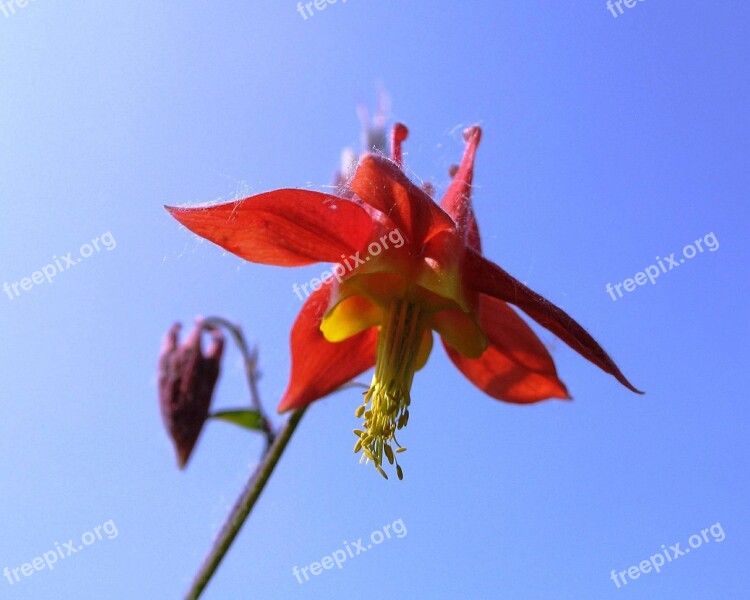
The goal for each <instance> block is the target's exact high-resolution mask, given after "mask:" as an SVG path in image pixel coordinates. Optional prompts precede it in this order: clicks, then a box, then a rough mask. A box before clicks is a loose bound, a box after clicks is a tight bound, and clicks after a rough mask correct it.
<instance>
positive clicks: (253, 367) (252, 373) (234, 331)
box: [203, 317, 276, 448]
mask: <svg viewBox="0 0 750 600" xmlns="http://www.w3.org/2000/svg"><path fill="white" fill-rule="evenodd" d="M203 324H204V326H208V327H212V326H213V327H216V326H218V327H224V328H225V329H226V330H227V331H229V333H230V334H231V335H232V337H233V338H234V341H235V343H236V344H237V347H238V348H239V349H240V352H241V353H242V358H243V360H244V363H245V376H246V377H247V386H248V387H249V388H250V405H251V407H252V408H253V410H256V411H257V412H258V413H259V414H260V416H261V417H262V419H263V433H264V434H265V436H266V448H269V447H270V446H271V444H273V440H274V437H275V436H276V434H275V432H274V430H273V427H272V426H271V422H270V421H269V420H268V417H267V416H266V414H265V412H263V405H262V404H261V402H260V394H259V393H258V379H259V378H260V373H259V372H258V351H257V349H256V348H253V350H252V352H251V351H250V349H249V348H248V346H247V342H246V341H245V336H244V335H243V333H242V328H241V327H240V326H239V325H235V324H234V323H232V322H230V321H227V320H226V319H224V318H222V317H208V318H207V319H204V320H203Z"/></svg>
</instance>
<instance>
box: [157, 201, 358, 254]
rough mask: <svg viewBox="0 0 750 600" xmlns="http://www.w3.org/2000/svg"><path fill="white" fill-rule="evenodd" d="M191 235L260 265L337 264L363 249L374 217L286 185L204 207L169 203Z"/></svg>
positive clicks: (351, 204)
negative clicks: (240, 198)
mask: <svg viewBox="0 0 750 600" xmlns="http://www.w3.org/2000/svg"><path fill="white" fill-rule="evenodd" d="M166 208H167V210H168V211H169V212H170V214H171V215H172V216H173V217H174V218H175V219H177V220H178V221H179V222H180V223H182V224H183V225H184V226H185V227H187V228H188V229H189V230H190V231H192V232H193V233H195V234H197V235H199V236H201V237H203V238H206V239H207V240H209V241H211V242H213V243H215V244H218V245H219V246H221V247H222V248H224V249H225V250H228V251H229V252H232V253H233V254H236V255H237V256H239V257H241V258H244V259H245V260H249V261H252V262H256V263H263V264H268V265H279V266H285V267H293V266H299V265H309V264H311V263H315V262H337V261H339V260H341V255H342V254H346V255H347V256H348V255H349V253H354V252H356V251H357V250H361V249H362V247H363V246H364V245H365V244H366V243H367V241H368V239H369V236H370V232H371V230H372V228H373V222H372V219H371V218H370V217H369V216H368V215H367V212H366V211H365V210H364V209H363V208H362V207H361V206H359V205H358V204H356V203H355V202H352V201H349V200H346V199H341V198H336V197H335V196H329V195H327V194H321V193H320V192H313V191H309V190H293V189H283V190H275V191H272V192H265V193H263V194H258V195H257V196H251V197H250V198H245V199H244V200H240V201H238V202H227V203H226V204H218V205H216V206H209V207H204V208H175V207H169V206H168V207H166Z"/></svg>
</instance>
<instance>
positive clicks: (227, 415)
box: [208, 410, 264, 431]
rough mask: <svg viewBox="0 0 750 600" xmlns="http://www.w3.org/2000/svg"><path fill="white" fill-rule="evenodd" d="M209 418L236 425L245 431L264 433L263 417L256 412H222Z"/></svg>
mask: <svg viewBox="0 0 750 600" xmlns="http://www.w3.org/2000/svg"><path fill="white" fill-rule="evenodd" d="M208 417H209V418H210V419H219V420H220V421H226V422H227V423H234V424H235V425H239V426H240V427H244V428H245V429H250V430H255V431H264V429H263V417H262V416H261V414H260V413H259V412H258V411H256V410H221V411H219V412H215V413H212V414H210V415H209V416H208Z"/></svg>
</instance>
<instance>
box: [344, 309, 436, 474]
mask: <svg viewBox="0 0 750 600" xmlns="http://www.w3.org/2000/svg"><path fill="white" fill-rule="evenodd" d="M420 313H421V310H420V306H419V305H418V304H415V303H412V302H410V301H408V300H406V299H396V300H392V301H391V302H390V304H389V305H388V308H387V310H385V311H384V315H383V323H382V325H381V328H380V335H379V336H378V348H377V359H376V365H375V375H374V376H373V378H372V383H371V384H370V389H369V390H368V391H367V392H366V393H365V399H364V403H363V405H362V406H360V407H358V408H357V411H356V413H355V414H356V416H357V417H362V415H363V414H364V423H363V427H362V429H363V430H364V431H361V430H358V429H357V430H355V435H356V436H357V437H358V438H359V440H358V442H357V445H356V446H355V452H356V451H359V450H361V451H362V460H365V461H367V462H369V461H372V462H373V463H375V468H376V469H377V470H378V472H379V473H380V474H381V475H383V476H384V477H386V479H387V475H386V474H385V471H383V468H382V465H383V454H384V453H385V457H386V459H387V460H388V462H389V463H391V464H393V463H394V462H395V463H396V472H397V474H398V476H399V479H401V478H402V477H403V472H402V470H401V467H400V466H398V461H397V460H396V458H395V454H396V453H400V452H402V451H403V448H402V447H401V445H400V444H399V443H398V441H397V440H396V430H398V429H401V428H402V427H404V426H405V425H406V423H407V421H408V420H409V404H410V403H411V397H410V395H409V391H410V390H411V384H412V381H413V379H414V372H415V371H416V370H417V369H418V368H419V367H421V366H422V364H420V363H423V360H420V359H422V358H424V357H423V356H420V355H422V354H424V349H425V340H424V338H425V334H426V333H427V335H429V332H426V330H425V326H424V324H423V319H421V318H420ZM430 341H431V337H430ZM427 352H429V346H428V347H427ZM391 443H394V444H395V445H396V446H397V449H396V450H395V452H394V449H393V448H392V447H391Z"/></svg>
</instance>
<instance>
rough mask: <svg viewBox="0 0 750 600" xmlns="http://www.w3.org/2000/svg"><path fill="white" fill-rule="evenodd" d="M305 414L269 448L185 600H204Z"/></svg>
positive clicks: (288, 424) (292, 420) (295, 418)
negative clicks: (212, 578) (200, 599)
mask: <svg viewBox="0 0 750 600" xmlns="http://www.w3.org/2000/svg"><path fill="white" fill-rule="evenodd" d="M304 413H305V408H301V409H299V410H297V411H295V412H293V413H292V414H291V416H290V417H289V419H288V420H287V422H286V423H285V424H284V426H283V427H282V428H281V431H280V432H279V434H278V435H277V436H276V437H275V439H274V440H273V443H272V444H271V446H270V448H269V449H268V450H267V451H266V453H265V454H264V455H263V459H262V460H261V462H260V464H259V465H258V466H257V468H256V469H255V472H254V473H253V474H252V476H251V477H250V479H249V480H248V482H247V483H246V484H245V488H244V489H243V490H242V494H241V495H240V497H239V498H238V499H237V502H236V503H235V505H234V507H233V508H232V511H231V512H230V513H229V516H228V517H227V520H226V522H225V523H224V526H223V527H222V528H221V531H220V532H219V535H218V536H217V537H216V540H215V541H214V544H213V547H212V548H211V551H210V552H209V553H208V556H206V558H205V560H204V561H203V564H202V565H201V568H200V569H199V571H198V573H197V575H196V576H195V579H194V580H193V584H192V585H191V587H190V590H189V591H188V593H187V594H186V595H185V600H196V599H197V598H199V597H200V596H201V594H202V593H203V590H204V589H205V588H206V586H207V585H208V582H209V581H210V580H211V577H213V575H214V573H215V572H216V570H217V569H218V568H219V564H221V561H222V559H223V558H224V555H225V554H226V553H227V551H228V550H229V547H230V546H231V545H232V542H233V541H234V538H235V537H236V536H237V534H238V533H239V532H240V529H241V528H242V525H243V524H244V523H245V519H247V517H248V515H249V514H250V511H251V510H252V509H253V507H254V506H255V503H256V501H257V500H258V498H259V497H260V495H261V493H262V492H263V489H264V488H265V486H266V483H268V480H269V478H270V477H271V474H272V473H273V470H274V468H276V463H278V462H279V459H280V458H281V455H282V454H283V453H284V450H285V449H286V446H287V444H288V443H289V440H290V439H291V437H292V434H293V433H294V430H295V429H296V428H297V425H299V422H300V419H302V415H304Z"/></svg>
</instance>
